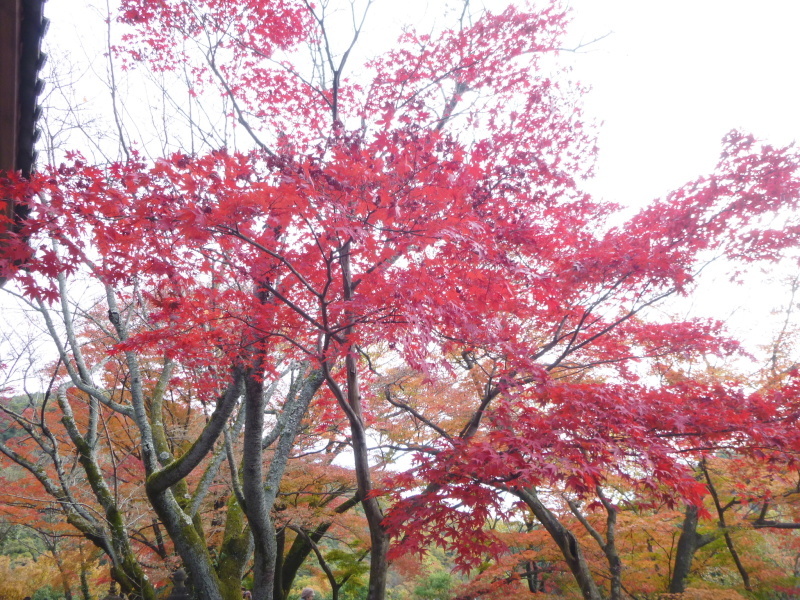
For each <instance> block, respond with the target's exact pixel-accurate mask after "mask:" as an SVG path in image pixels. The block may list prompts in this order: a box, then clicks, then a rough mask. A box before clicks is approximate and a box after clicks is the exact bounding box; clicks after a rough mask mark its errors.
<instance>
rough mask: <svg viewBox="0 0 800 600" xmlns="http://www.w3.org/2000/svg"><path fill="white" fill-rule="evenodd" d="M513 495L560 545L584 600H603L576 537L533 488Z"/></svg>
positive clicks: (516, 491) (514, 492) (515, 491)
mask: <svg viewBox="0 0 800 600" xmlns="http://www.w3.org/2000/svg"><path fill="white" fill-rule="evenodd" d="M512 493H513V494H514V495H515V496H517V497H518V498H519V499H520V500H522V501H523V502H524V503H525V504H526V505H527V506H528V508H530V510H531V512H532V513H533V515H534V516H535V517H536V519H537V520H538V521H539V522H540V523H541V524H542V526H543V527H544V528H545V530H546V531H547V533H549V534H550V537H551V538H553V541H554V542H555V543H556V544H557V545H558V547H559V549H560V550H561V554H562V555H563V556H564V561H565V562H566V563H567V566H568V567H569V570H570V571H571V572H572V576H573V577H574V578H575V581H576V582H577V584H578V587H579V588H580V590H581V594H582V595H583V598H584V600H603V596H602V594H601V593H600V590H599V588H598V587H597V584H596V583H595V582H594V578H593V577H592V573H591V571H590V569H589V564H588V563H587V562H586V559H585V558H584V556H583V552H582V550H581V547H580V545H579V544H578V540H577V539H576V538H575V535H574V534H573V533H572V532H571V531H570V530H569V529H567V528H566V527H564V526H563V525H562V524H561V522H560V521H559V520H558V518H556V516H555V515H554V514H553V513H552V512H551V511H550V510H549V509H548V508H547V507H546V506H545V505H544V504H542V502H541V501H540V500H539V497H538V496H537V495H536V491H535V490H533V489H531V488H522V489H516V490H512Z"/></svg>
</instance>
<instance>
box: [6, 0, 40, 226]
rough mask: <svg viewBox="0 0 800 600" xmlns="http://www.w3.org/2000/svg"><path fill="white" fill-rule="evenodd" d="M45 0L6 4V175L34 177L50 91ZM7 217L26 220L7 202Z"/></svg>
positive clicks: (17, 1)
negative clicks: (43, 75)
mask: <svg viewBox="0 0 800 600" xmlns="http://www.w3.org/2000/svg"><path fill="white" fill-rule="evenodd" d="M44 2H45V0H0V172H3V171H18V172H21V173H22V174H23V175H24V176H26V177H27V176H30V174H31V173H32V172H33V170H34V166H35V164H36V152H35V150H34V147H35V145H36V140H37V138H38V137H39V130H38V129H37V127H36V122H37V120H38V119H39V115H40V113H41V109H40V108H39V107H38V105H37V98H38V96H39V94H40V93H41V91H42V88H43V87H44V82H43V81H42V80H41V79H40V78H39V71H40V69H41V67H42V65H43V64H44V61H45V55H44V54H43V53H42V51H41V47H42V38H43V37H44V34H45V32H46V30H47V25H48V21H47V19H45V18H44V15H43V7H44ZM4 211H5V214H6V215H7V216H13V217H15V218H16V219H19V218H22V217H24V214H21V211H20V207H14V206H13V204H12V203H11V202H10V201H6V202H4Z"/></svg>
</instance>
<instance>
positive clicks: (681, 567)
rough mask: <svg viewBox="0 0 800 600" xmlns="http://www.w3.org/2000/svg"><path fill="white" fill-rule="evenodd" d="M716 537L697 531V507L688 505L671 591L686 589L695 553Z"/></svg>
mask: <svg viewBox="0 0 800 600" xmlns="http://www.w3.org/2000/svg"><path fill="white" fill-rule="evenodd" d="M716 538H717V535H714V534H705V535H699V534H698V533H697V507H696V506H693V505H691V504H690V505H689V506H687V507H686V515H685V517H684V519H683V526H682V527H681V535H680V537H679V538H678V548H677V550H676V553H675V566H674V567H673V569H672V578H671V579H670V582H669V590H668V591H669V593H671V594H682V593H683V592H684V591H685V590H686V579H687V578H688V577H689V573H690V572H691V570H692V561H693V560H694V555H695V553H696V552H697V551H698V550H699V549H700V548H702V547H703V546H705V545H706V544H708V543H710V542H712V541H714V540H715V539H716Z"/></svg>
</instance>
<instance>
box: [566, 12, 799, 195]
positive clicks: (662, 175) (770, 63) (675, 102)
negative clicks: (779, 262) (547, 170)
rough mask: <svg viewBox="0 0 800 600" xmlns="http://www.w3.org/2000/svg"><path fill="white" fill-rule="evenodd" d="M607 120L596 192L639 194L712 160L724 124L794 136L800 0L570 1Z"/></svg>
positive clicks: (781, 137)
mask: <svg viewBox="0 0 800 600" xmlns="http://www.w3.org/2000/svg"><path fill="white" fill-rule="evenodd" d="M570 4H571V5H572V6H573V8H574V21H573V26H572V33H571V39H572V40H573V41H580V40H581V39H583V40H591V39H594V38H596V37H599V36H601V35H604V34H605V33H610V35H609V36H608V37H607V38H605V39H603V40H602V41H600V42H598V43H596V44H595V45H594V46H593V47H590V48H588V49H587V51H586V52H584V53H583V54H581V55H580V56H576V57H574V64H575V73H576V76H578V77H579V79H580V80H581V81H585V82H587V83H590V84H591V85H592V87H593V92H592V94H591V95H590V96H589V97H588V98H587V100H586V106H587V108H588V109H589V111H590V112H591V113H593V114H596V115H597V117H599V118H601V119H602V120H603V121H604V124H603V126H602V128H601V130H600V160H599V164H598V167H599V169H598V178H597V179H598V181H597V184H596V189H597V190H598V192H601V193H602V194H603V195H604V196H606V197H607V198H608V199H609V200H613V199H619V200H622V201H625V202H637V203H638V202H642V201H647V200H649V199H651V198H652V197H654V196H657V195H662V194H663V193H665V192H666V191H668V190H670V189H672V188H673V187H676V186H678V185H680V184H681V183H683V182H684V181H685V180H687V179H690V178H692V177H694V176H696V175H699V174H702V173H704V172H708V171H709V169H710V168H712V167H713V165H714V163H715V160H716V157H717V155H718V152H719V147H720V146H719V142H720V139H721V138H722V136H723V135H724V134H725V133H726V132H727V131H729V130H730V129H732V128H738V129H741V130H743V131H745V132H748V133H753V134H755V135H756V136H757V137H759V138H763V139H766V140H769V141H771V142H773V143H776V144H777V143H789V142H791V141H793V140H795V139H800V35H799V34H798V32H799V31H800V1H798V0H669V1H668V2H666V1H660V0H659V1H656V0H570Z"/></svg>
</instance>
